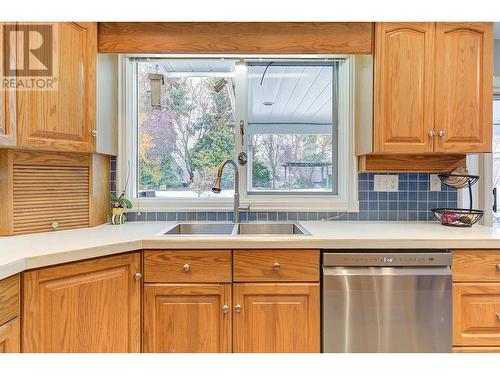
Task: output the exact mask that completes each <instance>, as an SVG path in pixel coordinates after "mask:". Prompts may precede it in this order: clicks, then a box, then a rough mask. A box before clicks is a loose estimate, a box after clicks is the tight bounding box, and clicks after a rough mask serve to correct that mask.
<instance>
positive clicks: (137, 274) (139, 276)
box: [135, 272, 142, 281]
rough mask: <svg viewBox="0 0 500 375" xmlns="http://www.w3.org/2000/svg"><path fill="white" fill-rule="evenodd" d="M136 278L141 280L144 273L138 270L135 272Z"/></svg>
mask: <svg viewBox="0 0 500 375" xmlns="http://www.w3.org/2000/svg"><path fill="white" fill-rule="evenodd" d="M135 279H136V280H137V281H139V280H140V279H142V274H141V273H140V272H137V273H136V274H135Z"/></svg>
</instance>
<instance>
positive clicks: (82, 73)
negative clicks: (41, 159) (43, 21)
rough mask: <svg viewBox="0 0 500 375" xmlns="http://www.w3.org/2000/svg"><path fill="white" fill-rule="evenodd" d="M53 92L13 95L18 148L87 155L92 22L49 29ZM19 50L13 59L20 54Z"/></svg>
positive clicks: (93, 84)
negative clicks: (51, 41)
mask: <svg viewBox="0 0 500 375" xmlns="http://www.w3.org/2000/svg"><path fill="white" fill-rule="evenodd" d="M53 27H54V30H55V31H54V36H55V38H54V39H55V42H54V43H55V46H56V47H55V48H54V53H53V59H54V64H53V66H54V75H55V80H56V81H55V82H56V89H54V90H45V91H41V90H37V89H30V90H23V91H18V92H17V117H18V118H17V132H18V143H19V146H21V147H25V148H33V149H41V150H50V151H78V152H80V151H81V152H89V151H92V150H93V148H94V144H95V140H94V139H93V137H92V135H91V131H92V130H93V129H94V128H95V117H96V113H95V95H96V75H95V65H96V57H97V49H96V37H97V26H96V24H95V23H74V22H64V23H57V24H53ZM19 53H20V52H19V51H18V55H19Z"/></svg>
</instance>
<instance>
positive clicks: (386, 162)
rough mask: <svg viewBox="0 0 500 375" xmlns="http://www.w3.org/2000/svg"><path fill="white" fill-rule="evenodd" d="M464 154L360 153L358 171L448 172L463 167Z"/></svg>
mask: <svg viewBox="0 0 500 375" xmlns="http://www.w3.org/2000/svg"><path fill="white" fill-rule="evenodd" d="M465 165H466V163H465V155H454V154H429V155H362V156H359V157H358V171H359V172H434V173H439V172H449V171H452V170H454V169H455V168H457V167H465Z"/></svg>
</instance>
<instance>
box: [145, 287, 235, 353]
mask: <svg viewBox="0 0 500 375" xmlns="http://www.w3.org/2000/svg"><path fill="white" fill-rule="evenodd" d="M230 308H231V285H230V284H146V285H145V286H144V331H143V332H144V337H143V352H145V353H226V352H230V351H231V311H230Z"/></svg>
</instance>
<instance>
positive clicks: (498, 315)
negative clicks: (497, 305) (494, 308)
mask: <svg viewBox="0 0 500 375" xmlns="http://www.w3.org/2000/svg"><path fill="white" fill-rule="evenodd" d="M495 315H496V316H497V320H500V312H497V313H496V314H495Z"/></svg>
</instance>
